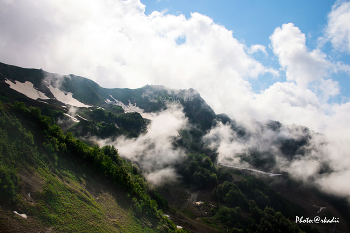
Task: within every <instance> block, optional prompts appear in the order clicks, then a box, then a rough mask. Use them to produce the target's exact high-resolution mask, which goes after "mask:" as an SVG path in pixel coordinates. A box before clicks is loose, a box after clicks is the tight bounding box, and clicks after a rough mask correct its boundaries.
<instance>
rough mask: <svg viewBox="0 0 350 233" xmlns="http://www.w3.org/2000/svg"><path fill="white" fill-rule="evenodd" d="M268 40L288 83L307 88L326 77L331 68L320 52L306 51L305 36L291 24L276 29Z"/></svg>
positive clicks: (330, 64)
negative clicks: (283, 69) (293, 82)
mask: <svg viewBox="0 0 350 233" xmlns="http://www.w3.org/2000/svg"><path fill="white" fill-rule="evenodd" d="M270 39H271V43H272V48H273V51H274V53H275V54H276V55H277V56H278V58H279V62H280V64H281V66H282V67H283V68H285V69H286V75H287V80H288V81H295V82H296V83H297V84H298V85H301V86H303V87H307V86H308V84H309V83H310V82H312V81H317V80H322V79H323V78H324V77H326V76H327V75H328V72H329V70H330V69H331V68H332V67H333V64H332V63H331V62H330V61H328V60H327V59H326V55H325V54H324V53H322V52H321V51H320V50H318V49H315V50H313V51H311V52H309V51H308V49H307V47H306V45H305V40H306V38H305V34H303V33H301V31H300V30H299V28H297V27H295V26H294V25H293V24H292V23H289V24H283V25H282V28H280V27H278V28H276V29H275V31H274V33H273V34H272V35H271V37H270Z"/></svg>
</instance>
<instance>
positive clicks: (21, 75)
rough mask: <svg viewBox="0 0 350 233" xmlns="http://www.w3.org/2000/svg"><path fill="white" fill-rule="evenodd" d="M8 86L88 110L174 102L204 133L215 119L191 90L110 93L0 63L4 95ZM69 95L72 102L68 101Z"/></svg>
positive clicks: (75, 79)
mask: <svg viewBox="0 0 350 233" xmlns="http://www.w3.org/2000/svg"><path fill="white" fill-rule="evenodd" d="M9 82H12V83H14V84H13V85H15V83H16V82H20V83H25V82H27V84H28V85H30V84H33V87H34V89H33V92H35V90H36V91H39V92H41V93H43V94H45V97H47V98H38V100H40V101H43V102H47V103H54V104H56V105H60V106H64V105H65V104H71V105H73V106H77V107H81V106H79V105H78V104H76V103H75V102H74V103H73V101H74V100H76V101H79V102H81V103H82V104H85V105H89V106H105V105H106V104H117V105H124V106H125V107H127V106H129V107H130V106H137V107H139V108H140V109H139V110H138V111H144V112H156V111H159V110H161V109H164V108H166V103H174V102H176V103H179V104H181V105H182V106H183V107H184V112H185V113H186V116H187V117H188V118H189V119H190V120H191V122H192V123H193V124H198V126H200V127H201V128H202V129H205V130H207V129H210V127H211V126H212V123H213V120H214V119H215V117H216V116H215V113H214V111H213V110H212V108H211V107H210V106H209V105H208V104H207V103H206V102H205V101H204V100H203V99H202V98H201V97H200V95H199V93H198V92H196V91H195V90H193V89H189V90H172V89H168V88H165V87H164V86H157V85H153V86H150V85H147V86H144V87H142V88H137V89H128V88H111V89H109V88H103V87H100V86H99V85H98V84H97V83H96V82H94V81H92V80H89V79H87V78H83V77H79V76H75V75H65V76H63V75H58V74H52V73H48V72H45V71H43V70H38V69H25V68H21V67H16V66H12V65H7V64H4V63H0V88H1V90H2V91H3V92H4V91H5V90H6V91H7V90H8V88H9V87H10V85H9V84H8V83H9ZM28 82H30V83H28ZM54 90H55V92H54ZM56 92H57V93H56ZM58 92H60V93H58ZM22 93H23V92H22ZM70 93H71V97H72V98H73V99H74V100H73V99H70V100H69V99H68V97H69V96H70ZM23 94H24V95H25V93H23ZM63 94H64V95H66V96H67V98H66V99H67V101H66V102H64V100H63V98H62V97H59V96H58V95H60V96H62V95H63ZM17 98H18V97H17Z"/></svg>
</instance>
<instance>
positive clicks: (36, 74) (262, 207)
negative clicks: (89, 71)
mask: <svg viewBox="0 0 350 233" xmlns="http://www.w3.org/2000/svg"><path fill="white" fill-rule="evenodd" d="M0 101H1V102H0V110H1V111H0V113H1V114H0V130H1V134H0V135H1V136H0V158H1V160H0V189H1V193H2V195H1V199H0V201H1V204H0V206H1V209H0V232H23V231H26V232H31V231H33V232H34V231H36V230H38V229H39V230H40V231H45V232H88V231H90V230H91V231H92V232H175V231H177V232H182V231H183V232H184V231H189V232H247V233H248V232H329V230H331V229H333V228H334V227H336V228H337V230H340V231H339V232H346V231H347V230H348V229H349V227H348V226H349V225H348V221H349V217H348V216H350V215H349V214H350V211H349V209H350V208H349V206H348V203H347V202H346V200H343V199H340V198H337V197H331V196H328V195H325V194H323V193H320V192H319V191H318V190H317V189H315V188H314V187H309V186H307V185H306V184H304V183H302V182H297V181H295V180H293V179H292V178H291V177H290V176H289V175H288V174H287V173H285V172H281V171H280V169H279V167H278V166H279V163H278V162H279V161H278V159H283V161H286V162H288V161H289V162H290V161H293V159H295V157H296V156H299V157H300V156H304V155H305V154H307V153H308V150H310V148H311V144H310V141H311V139H312V137H313V136H314V135H316V133H314V132H311V131H310V130H309V129H307V128H306V127H302V126H284V125H282V124H281V123H280V122H277V121H269V122H265V123H262V122H253V123H254V128H255V131H252V130H250V129H249V128H247V127H244V126H242V125H239V124H238V123H237V122H235V120H234V119H231V118H230V117H228V116H227V115H225V114H216V113H215V112H214V111H213V110H212V108H211V107H210V106H209V105H208V104H207V103H206V102H205V101H204V100H203V99H202V98H201V96H200V94H199V93H198V92H197V91H195V90H193V89H188V90H173V89H168V88H166V87H164V86H157V85H147V86H144V87H142V88H138V89H127V88H122V89H121V88H110V89H109V88H102V87H100V86H99V85H98V84H97V83H95V82H94V81H91V80H89V79H86V78H83V77H79V76H75V75H66V76H62V75H58V74H51V73H48V72H45V71H43V70H38V69H24V68H20V67H16V66H11V65H6V64H3V63H0ZM175 105H176V106H180V107H179V109H180V110H179V111H180V112H182V113H183V114H184V117H181V116H182V115H181V114H180V116H178V118H176V120H175V121H174V122H175V123H174V124H178V123H179V121H181V122H182V123H183V125H182V126H181V127H179V128H176V130H175V131H176V132H172V133H166V131H167V130H174V129H173V128H171V127H168V125H169V124H168V122H167V121H170V120H169V119H173V118H169V115H166V114H168V113H169V112H171V111H173V112H174V110H173V109H172V107H173V106H175ZM167 110H169V111H168V112H167ZM175 112H176V111H175ZM162 114H165V115H162ZM157 116H158V117H159V116H160V118H157ZM163 116H168V118H161V117H163ZM173 120H174V119H173ZM156 124H159V125H156ZM164 131H165V132H164ZM158 132H159V134H160V135H161V136H159V135H158ZM219 132H224V133H222V134H219ZM225 132H226V134H225ZM292 134H293V135H294V136H293V137H289V136H285V135H292ZM271 135H272V136H271ZM224 136H225V137H226V138H223V137H224ZM162 137H163V138H162ZM164 137H165V139H164ZM222 142H224V144H222ZM256 142H259V143H256ZM123 143H124V144H125V145H127V146H125V145H124V144H123ZM225 143H226V144H225ZM235 143H236V144H239V145H244V146H245V149H244V150H241V151H240V152H239V153H236V154H234V152H233V151H230V150H228V153H229V154H232V156H233V155H234V156H235V158H236V159H237V158H238V159H239V161H240V162H241V163H242V164H247V165H249V166H250V167H249V168H248V169H242V168H241V167H235V166H230V165H228V166H225V165H227V164H225V163H230V162H232V161H233V159H232V158H231V157H230V158H227V157H226V158H224V159H223V157H222V156H221V157H220V153H222V148H224V149H225V148H230V145H232V144H235ZM159 144H160V145H159ZM115 145H118V146H120V147H121V148H123V150H122V151H123V152H124V154H123V153H120V151H118V149H120V150H121V148H118V147H115ZM222 145H224V146H226V147H223V146H222ZM125 147H127V148H125ZM130 151H131V152H130ZM127 153H129V154H128V156H126V155H127ZM130 153H131V155H130ZM132 153H133V154H132ZM153 154H154V155H153ZM152 156H153V157H152ZM154 156H155V159H154ZM152 158H153V159H154V160H149V161H147V159H152ZM152 163H154V164H152ZM232 163H233V162H232ZM327 169H328V168H327V164H324V165H323V168H322V169H321V170H320V174H321V173H325V172H328V170H327ZM263 171H265V172H263ZM272 173H274V174H272ZM169 174H171V175H169ZM271 174H272V175H276V176H270V175H271ZM148 180H149V181H151V182H152V184H151V183H149V182H148ZM164 180H165V181H164ZM4 194H6V195H4ZM324 207H326V208H324ZM15 210H16V211H17V212H18V213H20V214H22V213H25V214H26V215H27V218H23V217H21V216H19V215H16V214H15V213H14V212H13V211H15ZM321 210H322V211H321ZM163 214H165V215H164V216H163ZM316 214H317V215H319V216H320V217H327V218H329V217H330V216H337V217H338V218H339V219H340V223H339V224H338V225H335V224H334V223H332V224H323V225H320V224H296V223H295V218H296V216H305V217H310V218H311V217H312V218H313V217H315V215H316ZM165 216H167V217H165ZM169 219H170V220H169ZM176 225H178V229H177V227H176ZM180 226H181V227H180ZM1 227H2V228H1ZM314 227H315V228H314ZM180 228H183V229H180ZM316 228H317V229H316Z"/></svg>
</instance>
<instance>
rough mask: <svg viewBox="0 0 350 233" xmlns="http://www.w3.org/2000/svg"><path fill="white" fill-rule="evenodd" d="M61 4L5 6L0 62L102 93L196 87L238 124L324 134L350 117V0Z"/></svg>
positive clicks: (32, 1)
mask: <svg viewBox="0 0 350 233" xmlns="http://www.w3.org/2000/svg"><path fill="white" fill-rule="evenodd" d="M62 1H63V0H52V1H45V0H28V1H18V2H17V1H14V0H6V1H0V11H1V14H0V23H1V24H0V25H3V26H2V27H0V60H1V61H2V62H4V63H8V64H13V65H18V66H21V67H28V68H42V69H43V70H45V71H48V72H54V73H58V74H62V75H65V74H76V75H79V76H83V77H86V78H89V79H92V80H94V81H96V82H97V83H98V84H99V85H101V86H103V87H110V88H111V87H120V88H139V87H142V86H144V85H146V84H162V85H165V86H166V87H168V88H173V89H188V88H194V89H195V90H197V91H198V92H199V93H200V94H201V96H202V97H203V98H204V100H205V101H207V102H208V104H209V105H210V106H211V107H212V108H213V109H214V111H215V112H216V113H226V114H228V115H229V116H230V117H232V118H234V119H236V120H237V121H242V122H244V121H245V119H248V118H252V119H257V120H268V119H272V120H279V121H281V122H282V123H286V124H293V123H295V124H300V125H306V126H308V127H310V128H312V129H314V130H316V131H319V132H325V131H326V130H327V129H328V128H327V126H328V125H330V124H335V123H337V124H340V122H341V123H343V120H340V119H346V118H350V101H349V100H350V98H349V97H350V85H349V84H350V81H349V80H350V79H349V75H350V60H349V57H350V24H349V23H348V22H350V2H349V1H336V2H335V1H334V0H333V1H328V0H319V1H314V0H310V1H299V0H298V1H258V0H254V1H233V0H231V1H197V0H193V1H188V0H187V1H185V0H176V1H175V0H161V1H157V0H126V1H124V0H104V1H100V0H75V1H72V2H70V3H69V4H68V3H66V2H65V3H64V4H63V2H62ZM348 108H349V109H348ZM300 116H304V117H302V118H300ZM315 118H317V119H318V120H317V121H315V120H314V119H315ZM344 121H345V120H344ZM349 129H350V125H349ZM349 140H350V139H349Z"/></svg>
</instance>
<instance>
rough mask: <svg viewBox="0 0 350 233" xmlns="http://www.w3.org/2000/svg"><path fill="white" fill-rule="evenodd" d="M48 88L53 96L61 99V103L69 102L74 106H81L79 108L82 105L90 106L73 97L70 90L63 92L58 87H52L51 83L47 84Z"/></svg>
mask: <svg viewBox="0 0 350 233" xmlns="http://www.w3.org/2000/svg"><path fill="white" fill-rule="evenodd" d="M49 89H50V91H51V93H52V94H53V95H54V96H55V98H56V99H57V100H58V101H61V102H62V103H65V104H69V105H72V106H75V107H81V108H82V107H85V108H88V107H91V106H89V105H86V104H83V103H82V102H80V101H78V100H76V99H74V98H73V94H72V93H71V92H67V93H64V92H63V91H61V90H60V89H58V88H56V87H53V86H51V85H50V86H49Z"/></svg>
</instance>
